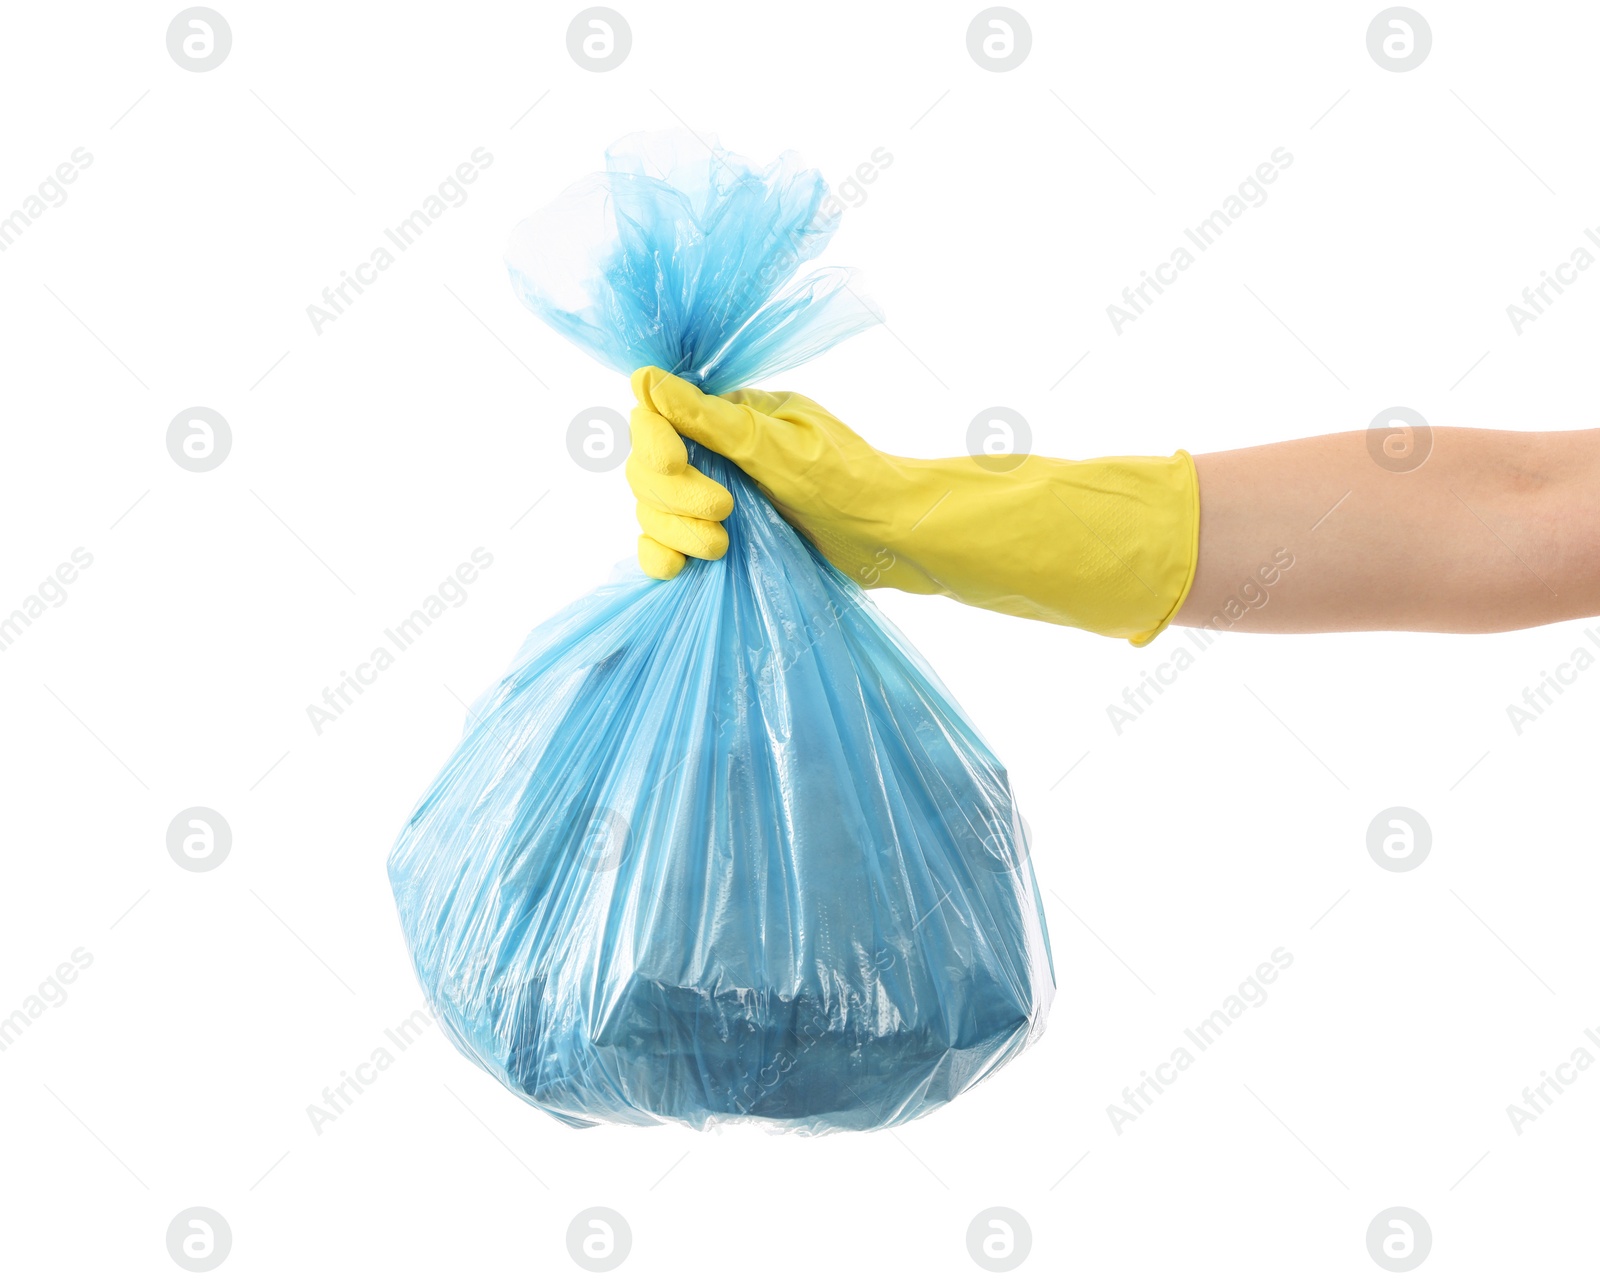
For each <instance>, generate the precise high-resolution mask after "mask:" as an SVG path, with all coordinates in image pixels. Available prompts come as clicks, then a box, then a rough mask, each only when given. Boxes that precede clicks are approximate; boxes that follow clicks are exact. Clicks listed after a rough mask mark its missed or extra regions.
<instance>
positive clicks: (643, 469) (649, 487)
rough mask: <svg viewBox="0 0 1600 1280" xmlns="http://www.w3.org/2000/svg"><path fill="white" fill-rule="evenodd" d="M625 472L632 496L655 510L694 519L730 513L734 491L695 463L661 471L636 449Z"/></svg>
mask: <svg viewBox="0 0 1600 1280" xmlns="http://www.w3.org/2000/svg"><path fill="white" fill-rule="evenodd" d="M667 429H668V430H669V431H670V430H671V428H670V427H669V428H667ZM673 438H674V439H677V436H676V435H674V436H673ZM634 439H635V440H637V439H638V437H637V436H635V437H634ZM624 474H625V475H626V476H627V477H628V486H629V488H631V489H632V490H633V496H634V497H635V498H637V499H638V500H639V501H640V502H642V503H644V504H646V505H647V506H652V507H655V508H657V509H658V510H661V511H667V512H671V513H672V514H673V515H679V516H693V517H695V518H696V519H697V520H726V519H727V518H728V517H729V515H731V514H732V513H733V495H732V494H731V493H729V492H728V491H727V490H726V489H724V488H723V487H722V486H721V485H720V484H718V483H717V482H716V481H715V480H713V479H712V478H711V477H710V476H708V475H706V474H705V473H704V472H703V471H699V470H697V469H696V468H694V467H690V466H685V467H683V469H682V470H680V471H678V472H677V473H676V474H669V475H663V474H662V473H661V472H659V471H656V470H653V469H651V467H650V465H649V463H648V461H647V460H646V459H645V458H644V457H643V456H641V455H640V454H638V453H637V452H635V453H630V454H629V455H628V463H627V467H626V469H625V472H624Z"/></svg>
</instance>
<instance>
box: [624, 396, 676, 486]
mask: <svg viewBox="0 0 1600 1280" xmlns="http://www.w3.org/2000/svg"><path fill="white" fill-rule="evenodd" d="M628 438H629V440H630V441H631V447H630V448H629V450H628V462H629V464H630V465H631V464H632V463H633V462H634V460H635V459H637V460H638V461H639V462H640V463H641V464H642V465H643V466H645V467H647V468H649V469H650V470H651V471H658V472H660V473H661V474H662V475H664V476H673V475H677V474H678V472H680V471H682V470H683V469H684V468H685V467H687V466H688V465H689V452H688V450H687V449H685V448H684V447H683V437H682V436H680V435H679V434H678V433H677V432H676V431H674V430H673V429H672V424H671V423H670V422H668V421H667V420H666V419H665V418H663V417H662V416H661V415H660V414H659V413H657V412H656V411H655V410H654V409H652V408H651V407H650V405H649V404H647V403H644V402H641V403H639V404H636V405H634V407H633V412H632V413H631V414H630V415H629V417H628Z"/></svg>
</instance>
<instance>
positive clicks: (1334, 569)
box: [1176, 427, 1600, 632]
mask: <svg viewBox="0 0 1600 1280" xmlns="http://www.w3.org/2000/svg"><path fill="white" fill-rule="evenodd" d="M1379 453H1380V455H1381V454H1382V451H1381V448H1380V449H1379ZM1415 456H1424V457H1425V461H1423V462H1422V463H1421V465H1418V466H1415V467H1414V469H1404V468H1407V467H1410V466H1411V463H1412V461H1413V460H1414V457H1415ZM1195 466H1196V470H1197V472H1198V474H1199V478H1200V555H1199V563H1198V567H1197V569H1196V572H1195V580H1194V585H1193V588H1192V589H1191V591H1190V593H1189V596H1188V598H1187V599H1186V600H1185V602H1184V605H1183V607H1182V608H1181V609H1180V610H1179V611H1178V614H1177V618H1176V621H1177V623H1178V624H1179V625H1180V626H1187V627H1206V626H1210V627H1217V628H1222V629H1231V630H1239V631H1260V632H1293V631H1510V630H1515V629H1517V628H1521V627H1532V626H1538V625H1540V624H1541V623H1547V622H1557V621H1561V620H1563V619H1567V618H1581V617H1589V616H1593V615H1595V614H1600V431H1571V432H1529V433H1524V432H1514V431H1479V430H1472V429H1468V428H1464V427H1435V428H1433V429H1432V442H1431V449H1430V450H1428V451H1427V452H1426V453H1425V454H1424V453H1423V451H1422V449H1420V448H1419V449H1418V450H1417V451H1416V453H1415V454H1414V455H1413V456H1412V457H1409V458H1408V457H1401V458H1394V457H1388V456H1384V457H1383V461H1380V460H1378V459H1377V458H1375V457H1374V456H1373V454H1372V453H1370V452H1369V449H1368V435H1367V433H1364V432H1347V433H1344V434H1341V435H1331V436H1318V437H1315V438H1313V439H1309V440H1292V441H1286V442H1284V443H1281V444H1270V445H1262V446H1260V447H1257V448H1252V449H1238V450H1234V451H1232V452H1228V453H1213V454H1203V455H1201V456H1199V457H1197V458H1195Z"/></svg>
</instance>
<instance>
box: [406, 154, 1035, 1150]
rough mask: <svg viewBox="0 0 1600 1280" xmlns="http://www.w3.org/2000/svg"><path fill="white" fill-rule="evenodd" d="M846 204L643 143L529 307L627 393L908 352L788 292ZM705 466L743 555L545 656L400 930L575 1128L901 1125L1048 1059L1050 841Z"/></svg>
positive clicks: (741, 164) (473, 718) (456, 1023)
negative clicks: (1024, 1057)
mask: <svg viewBox="0 0 1600 1280" xmlns="http://www.w3.org/2000/svg"><path fill="white" fill-rule="evenodd" d="M824 195H825V186H824V185H823V183H822V181H821V179H820V177H819V176H818V175H817V174H816V173H815V172H814V171H808V170H804V169H802V168H801V167H800V166H799V164H798V162H797V161H796V160H794V159H793V157H789V156H786V157H784V158H783V159H781V160H779V161H778V162H777V163H776V164H774V165H772V166H769V167H767V168H765V169H759V170H758V169H755V168H753V167H752V166H750V165H749V164H748V163H747V162H745V161H743V160H741V159H739V158H738V157H736V156H732V155H730V154H729V153H726V152H722V151H720V150H715V151H708V149H707V147H706V146H705V145H704V144H703V143H701V142H700V141H699V140H698V139H696V138H695V137H693V136H692V135H688V134H683V135H665V136H642V135H641V136H635V137H633V138H630V139H627V140H625V141H624V142H623V143H620V144H618V145H617V147H614V148H613V149H612V151H611V152H610V153H609V154H608V157H607V172H606V174H604V175H601V176H599V177H597V178H593V179H589V180H586V181H585V182H583V183H580V184H578V185H577V186H575V187H573V188H572V189H570V190H569V192H568V193H567V194H566V196H564V197H563V198H562V200H561V201H560V202H558V204H557V206H556V207H555V208H554V209H552V210H548V211H546V212H545V213H543V214H540V215H537V216H536V217H534V218H532V219H529V220H528V222H526V223H524V224H523V225H522V226H521V227H519V228H518V230H517V232H516V233H515V235H514V237H513V240H512V246H511V252H510V267H511V275H512V280H513V285H514V287H515V288H516V290H517V292H518V294H519V295H520V296H521V297H522V298H523V300H524V301H525V302H527V304H528V305H529V306H530V307H531V308H532V309H533V310H534V311H535V312H536V313H537V314H538V315H540V316H541V317H542V318H544V319H545V320H547V321H548V322H549V323H551V324H552V325H553V326H554V327H555V328H557V329H558V330H559V331H560V332H562V333H565V334H566V335H567V336H568V337H570V338H572V339H573V340H574V341H575V342H577V343H578V344H579V345H580V346H582V347H584V348H585V349H586V350H588V351H590V352H591V353H592V354H594V355H595V356H596V357H598V358H599V359H601V360H602V361H604V362H605V363H607V364H608V365H610V366H611V367H613V368H615V369H617V370H618V371H619V372H623V373H627V372H631V371H632V369H633V368H635V367H637V366H639V365H643V364H656V365H659V366H661V367H663V368H667V369H669V370H672V369H675V370H677V371H678V372H679V373H680V374H682V375H683V376H686V377H691V378H692V380H693V381H696V382H697V383H699V384H700V385H701V386H702V387H703V388H704V389H706V390H709V391H712V392H716V391H726V390H731V389H733V388H734V387H736V386H741V385H745V384H747V383H749V382H753V381H755V380H757V379H759V378H762V377H764V376H767V375H769V374H771V373H773V372H776V371H778V370H780V369H785V368H788V367H791V366H793V365H795V364H798V363H800V362H801V361H803V360H805V359H808V358H810V357H811V356H813V355H816V354H818V353H819V352H821V351H823V350H825V349H826V348H827V347H829V346H831V345H832V344H833V343H835V342H837V341H838V340H839V339H840V338H842V337H844V336H847V335H848V334H850V333H853V332H856V331H857V330H859V329H861V328H863V327H865V326H867V325H869V324H871V323H873V322H874V321H875V319H876V318H877V314H876V311H875V310H874V308H872V307H871V305H870V304H868V303H866V302H865V301H864V300H863V299H862V298H861V297H860V296H859V295H858V294H857V292H856V289H855V287H854V286H853V285H852V284H851V283H850V280H849V277H848V275H847V274H846V273H843V272H837V271H834V272H820V273H814V274H812V275H809V276H806V277H803V278H802V279H800V280H799V281H797V282H795V283H793V284H791V283H790V278H791V276H792V275H793V274H794V272H795V270H796V269H797V268H798V267H799V266H800V264H801V263H802V262H803V261H804V260H806V259H807V258H809V257H811V256H812V255H814V254H815V253H816V252H818V251H819V250H820V249H821V248H822V247H823V246H824V245H825V243H826V241H827V239H828V236H829V235H830V234H831V232H832V230H833V223H832V220H831V219H829V218H827V217H824V216H822V215H821V214H820V212H819V211H820V209H821V206H822V200H823V196H824ZM580 232H581V233H582V234H580ZM689 449H690V453H691V460H692V461H693V462H694V464H695V465H696V466H697V467H699V468H701V469H702V470H703V471H705V472H707V473H708V474H709V475H711V476H713V477H714V478H715V479H717V480H718V481H720V482H721V483H723V484H724V485H726V486H727V487H728V488H729V489H730V491H731V492H732V493H733V495H734V500H735V506H734V511H733V514H732V515H731V516H730V517H729V518H728V520H727V521H726V528H727V531H728V540H729V547H728V552H727V555H726V556H724V557H723V558H722V559H720V560H716V561H703V560H691V561H690V562H689V564H688V565H687V566H686V568H685V569H684V570H683V572H682V573H681V574H679V576H678V577H677V578H675V579H673V580H672V581H670V582H657V581H654V580H652V579H649V578H646V577H645V576H644V575H643V574H641V573H638V572H636V571H634V572H629V573H625V574H622V575H619V576H618V577H617V578H616V579H614V580H613V581H612V582H610V583H608V584H607V585H605V586H603V587H602V588H600V589H599V590H598V591H596V592H595V593H594V594H592V595H590V596H588V597H586V598H584V599H582V600H579V601H577V602H576V603H574V604H572V605H570V606H568V607H567V608H566V609H565V610H563V611H562V612H561V613H559V614H557V615H556V616H555V617H553V618H551V619H550V620H549V621H547V622H546V623H544V624H543V625H542V626H540V627H539V628H537V629H536V630H535V631H534V632H533V633H532V634H531V635H530V636H529V637H528V639H527V640H526V641H525V642H524V644H523V646H522V648H521V651H520V652H519V653H518V654H517V656H516V658H515V660H514V662H513V663H512V665H511V668H510V670H509V671H508V672H507V673H506V675H505V676H504V677H503V678H502V679H501V680H500V682H499V683H498V684H496V685H495V686H494V687H493V688H491V689H489V690H488V691H487V692H485V693H484V694H483V695H482V696H481V697H480V698H479V699H478V701H477V703H476V704H475V705H474V706H473V708H472V710H471V713H470V715H469V716H468V722H467V726H466V731H465V734H464V736H463V738H462V740H461V742H460V744H459V745H458V746H457V747H456V749H455V751H454V753H453V755H452V756H451V758H450V760H449V761H448V762H447V763H446V765H445V767H444V769H443V770H442V772H441V773H440V774H439V776H438V778H437V779H436V780H435V781H434V783H433V784H432V786H431V787H430V788H429V789H428V791H427V793H426V795H425V796H424V797H423V799H422V801H421V802H420V803H419V805H418V806H417V808H416V811H415V812H414V813H413V814H412V816H411V818H410V820H409V822H408V823H407V824H406V826H405V829H404V830H403V831H402V833H401V835H400V838H399V840H398V841H397V843H396V845H395V848H394V851H393V853H392V854H391V857H390V861H389V875H390V880H391V883H392V886H393V889H394V893H395V899H396V902H397V904H398V907H399V913H400V920H401V925H402V928H403V930H404V933H405V936H406V940H407V942H408V944H409V946H410V949H411V954H412V957H413V961H414V964H415V968H416V972H417V975H418V977H419V979H420V981H421V983H422V986H423V988H424V990H425V992H426V993H427V996H428V999H429V1001H430V1003H431V1005H432V1007H433V1008H434V1010H435V1011H436V1013H437V1014H438V1016H439V1019H440V1021H441V1023H442V1024H443V1025H444V1026H445V1028H446V1029H447V1031H448V1033H449V1035H450V1036H451V1038H452V1039H453V1040H454V1042H455V1043H456V1044H457V1045H458V1046H459V1047H460V1048H461V1049H462V1051H463V1052H465V1053H466V1054H467V1055H468V1056H469V1057H471V1058H473V1059H474V1060H475V1061H477V1062H478V1063H479V1064H480V1065H481V1066H482V1067H483V1068H484V1069H485V1070H487V1071H489V1072H491V1073H492V1074H494V1075H495V1076H496V1077H497V1078H499V1079H500V1080H501V1081H502V1082H503V1083H504V1084H505V1085H506V1086H507V1087H508V1088H509V1089H511V1090H512V1091H513V1092H515V1093H517V1094H518V1095H519V1096H521V1097H523V1098H524V1099H525V1100H527V1101H528V1102H530V1103H532V1104H533V1105H535V1106H537V1107H539V1108H541V1109H542V1110H544V1111H546V1112H548V1113H549V1114H551V1115H552V1116H555V1117H557V1118H559V1119H561V1120H563V1121H565V1122H567V1123H569V1124H573V1125H584V1124H591V1123H597V1122H613V1123H628V1124H653V1123H659V1122H662V1121H677V1122H681V1123H684V1124H689V1125H693V1126H696V1127H706V1126H708V1125H710V1124H713V1123H717V1122H721V1121H732V1120H750V1121H756V1122H762V1123H765V1124H767V1125H769V1126H773V1127H777V1128H781V1129H788V1130H799V1131H805V1132H812V1133H820V1132H828V1131H832V1130H862V1129H874V1128H879V1127H883V1126H887V1125H893V1124H899V1123H902V1122H904V1121H907V1120H910V1119H913V1118H915V1117H916V1116H919V1115H921V1114H923V1113H925V1112H927V1111H929V1110H931V1109H933V1108H935V1107H938V1106H940V1105H942V1104H943V1103H945V1102H948V1101H950V1100H951V1099H952V1098H954V1097H955V1096H956V1095H957V1094H959V1093H961V1092H962V1091H963V1090H965V1089H966V1088H968V1087H969V1086H971V1085H973V1084H974V1083H976V1082H977V1081H979V1080H981V1079H983V1078H984V1077H985V1076H987V1075H988V1074H990V1073H991V1072H992V1071H994V1070H995V1069H996V1068H997V1067H999V1066H1000V1065H1001V1064H1003V1063H1004V1062H1006V1061H1007V1060H1008V1059H1010V1058H1011V1057H1012V1056H1014V1055H1015V1054H1016V1053H1018V1052H1020V1051H1021V1050H1022V1049H1023V1048H1024V1047H1025V1046H1026V1045H1027V1044H1028V1043H1029V1042H1030V1041H1031V1040H1032V1039H1034V1038H1035V1037H1036V1036H1037V1035H1038V1034H1039V1033H1040V1032H1041V1031H1042V1029H1043V1025H1044V1020H1045V1015H1046V1012H1047V1010H1048V1006H1049V1003H1050V999H1051V996H1052V994H1053V990H1054V984H1053V976H1052V972H1051V965H1050V956H1049V944H1048V940H1047V936H1046V933H1045V925H1044V917H1043V912H1042V910H1041V908H1040V903H1039V895H1038V888H1037V885H1036V884H1035V880H1034V876H1033V870H1032V866H1031V863H1030V862H1029V858H1028V850H1027V839H1026V835H1025V828H1024V825H1023V823H1022V821H1021V818H1020V816H1019V814H1018V813H1017V810H1016V806H1015V802H1014V799H1013V796H1012V793H1011V788H1010V784H1009V781H1008V779H1007V776H1006V772H1005V769H1004V768H1003V767H1002V766H1001V764H1000V763H999V761H998V760H996V759H995V757H994V755H993V753H992V752H991V751H990V749H989V748H988V746H987V745H986V744H985V743H984V742H983V740H982V738H981V737H980V735H979V734H978V733H977V731H976V730H975V729H974V728H973V727H972V725H971V724H970V723H969V722H968V720H967V719H966V717H965V716H964V715H963V713H962V712H961V710H960V709H959V708H958V707H957V706H956V705H955V704H954V702H953V700H952V699H951V698H950V696H949V694H948V693H947V692H946V691H945V690H944V688H943V687H942V685H941V684H940V683H939V680H938V678H937V677H936V676H935V675H934V674H933V673H932V672H931V671H930V670H929V669H928V668H927V666H926V664H925V663H924V662H923V661H922V659H921V658H920V657H918V655H917V654H916V653H915V651H914V650H913V649H912V648H911V646H910V645H909V644H908V643H907V642H906V640H905V639H904V638H903V637H902V636H900V635H899V633H898V632H896V631H895V629H894V628H893V627H892V626H891V625H890V624H889V623H888V621H887V620H886V619H885V618H884V617H883V616H882V615H881V614H880V613H879V611H878V610H877V609H876V607H875V606H874V605H872V603H871V602H870V601H869V600H868V599H867V597H866V594H865V593H864V592H863V591H862V590H861V589H860V588H859V587H858V586H856V585H855V584H854V583H852V582H851V581H850V580H849V579H847V578H846V577H845V576H844V575H842V574H840V573H839V572H838V571H837V570H836V569H834V568H833V567H832V566H831V565H829V564H828V563H827V562H826V561H825V560H824V559H822V557H821V556H820V555H819V554H818V553H817V552H816V550H815V549H814V548H813V547H812V546H811V545H810V543H808V542H807V541H806V540H805V539H804V538H802V537H801V536H800V535H799V534H798V533H796V531H795V530H794V529H792V528H791V527H790V526H789V525H788V524H787V523H786V522H785V521H784V520H783V519H782V517H781V516H779V515H778V514H777V512H776V511H775V510H774V509H773V508H772V507H771V505H770V504H769V503H768V502H767V501H766V499H765V498H763V497H762V495H761V494H760V492H759V491H758V490H757V489H756V487H755V485H754V484H753V483H752V482H751V481H750V480H749V479H748V478H747V477H746V476H745V475H744V474H743V473H742V472H741V471H739V470H738V468H736V467H734V466H733V465H732V464H730V463H729V462H727V461H726V460H725V459H722V458H720V457H718V456H717V455H715V454H712V453H710V452H708V451H706V450H704V449H702V448H700V447H699V446H697V445H694V444H692V443H691V444H690V445H689ZM618 537H619V541H622V540H623V535H622V533H621V531H618Z"/></svg>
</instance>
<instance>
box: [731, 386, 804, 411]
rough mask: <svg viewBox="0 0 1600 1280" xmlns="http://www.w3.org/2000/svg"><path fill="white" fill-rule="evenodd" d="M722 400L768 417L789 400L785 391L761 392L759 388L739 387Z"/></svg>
mask: <svg viewBox="0 0 1600 1280" xmlns="http://www.w3.org/2000/svg"><path fill="white" fill-rule="evenodd" d="M722 398H723V399H724V400H726V401H727V402H728V403H729V404H737V405H742V406H743V407H745V408H746V409H754V410H755V411H756V412H757V413H765V414H768V415H769V416H770V415H771V414H773V413H775V412H776V411H777V409H778V407H779V406H780V405H781V404H782V403H783V402H784V401H785V400H786V399H788V398H789V393H788V392H787V391H762V390H761V389H760V388H759V387H740V388H739V390H737V391H730V392H728V393H727V395H725V396H723V397H722Z"/></svg>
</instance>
